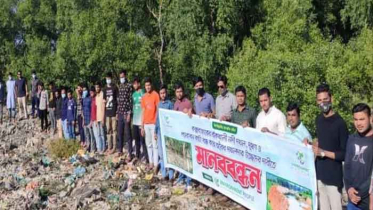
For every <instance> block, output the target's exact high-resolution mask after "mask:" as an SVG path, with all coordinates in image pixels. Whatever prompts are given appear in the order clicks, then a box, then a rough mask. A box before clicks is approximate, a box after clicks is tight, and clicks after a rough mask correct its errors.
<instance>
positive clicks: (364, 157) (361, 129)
mask: <svg viewBox="0 0 373 210" xmlns="http://www.w3.org/2000/svg"><path fill="white" fill-rule="evenodd" d="M352 114H353V115H354V126H355V129H356V131H357V133H355V134H352V135H350V136H349V138H348V141H347V148H346V150H347V151H346V158H345V164H344V181H345V185H346V191H347V193H348V199H349V202H348V205H347V210H360V209H369V187H370V182H371V179H370V178H371V174H372V163H373V150H372V148H373V130H372V125H371V111H370V107H369V106H368V105H366V104H362V103H360V104H357V105H355V106H354V108H353V109H352Z"/></svg>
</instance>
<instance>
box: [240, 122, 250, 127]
mask: <svg viewBox="0 0 373 210" xmlns="http://www.w3.org/2000/svg"><path fill="white" fill-rule="evenodd" d="M241 125H242V127H243V128H246V127H250V123H249V122H247V121H244V122H243V123H242V124H241Z"/></svg>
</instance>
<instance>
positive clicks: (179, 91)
mask: <svg viewBox="0 0 373 210" xmlns="http://www.w3.org/2000/svg"><path fill="white" fill-rule="evenodd" d="M175 95H176V98H177V99H178V100H181V99H183V96H184V91H183V89H182V88H179V89H176V90H175Z"/></svg>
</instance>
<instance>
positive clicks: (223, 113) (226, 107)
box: [216, 76, 237, 121]
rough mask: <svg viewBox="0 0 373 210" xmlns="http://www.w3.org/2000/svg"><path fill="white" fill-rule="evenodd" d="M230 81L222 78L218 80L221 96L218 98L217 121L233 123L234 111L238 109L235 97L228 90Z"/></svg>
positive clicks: (224, 77)
mask: <svg viewBox="0 0 373 210" xmlns="http://www.w3.org/2000/svg"><path fill="white" fill-rule="evenodd" d="M227 84H228V79H227V77H226V76H220V77H219V79H218V88H219V96H218V97H217V98H216V119H218V120H222V121H231V117H232V111H233V110H234V109H236V108H237V100H236V97H235V95H233V94H232V93H231V92H229V91H228V89H227Z"/></svg>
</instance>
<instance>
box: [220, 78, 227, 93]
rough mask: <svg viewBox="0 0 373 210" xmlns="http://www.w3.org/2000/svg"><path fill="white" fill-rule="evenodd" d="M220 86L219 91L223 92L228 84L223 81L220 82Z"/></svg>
mask: <svg viewBox="0 0 373 210" xmlns="http://www.w3.org/2000/svg"><path fill="white" fill-rule="evenodd" d="M218 88H219V93H220V94H222V93H223V92H224V91H225V90H226V89H227V87H226V85H225V84H224V82H223V81H219V82H218Z"/></svg>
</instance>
